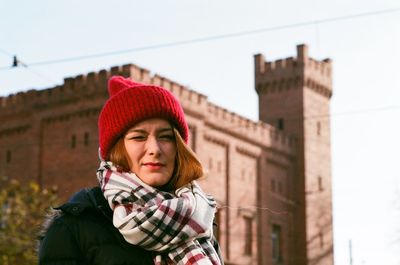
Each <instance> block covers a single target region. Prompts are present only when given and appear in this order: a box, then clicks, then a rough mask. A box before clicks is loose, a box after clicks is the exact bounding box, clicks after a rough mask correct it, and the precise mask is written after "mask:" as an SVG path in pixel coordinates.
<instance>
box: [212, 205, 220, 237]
mask: <svg viewBox="0 0 400 265" xmlns="http://www.w3.org/2000/svg"><path fill="white" fill-rule="evenodd" d="M220 225H221V210H218V211H217V212H216V213H215V217H214V227H213V228H214V229H213V232H214V236H215V238H216V239H217V241H220V240H221V227H220Z"/></svg>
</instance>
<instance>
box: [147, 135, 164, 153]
mask: <svg viewBox="0 0 400 265" xmlns="http://www.w3.org/2000/svg"><path fill="white" fill-rule="evenodd" d="M146 148H147V152H148V153H149V154H150V155H159V154H160V153H161V149H160V143H159V142H158V141H157V138H156V137H148V138H147V142H146Z"/></svg>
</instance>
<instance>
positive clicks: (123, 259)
mask: <svg viewBox="0 0 400 265" xmlns="http://www.w3.org/2000/svg"><path fill="white" fill-rule="evenodd" d="M56 209H58V210H61V214H60V215H58V216H56V217H54V218H53V219H52V220H51V224H50V225H49V227H48V228H47V231H46V232H45V233H44V235H43V236H42V237H41V238H40V246H39V265H100V264H101V265H147V264H148V265H150V264H154V262H153V253H152V252H150V251H146V250H144V249H142V248H140V247H137V246H134V245H131V244H129V243H128V242H126V241H125V239H124V238H123V237H122V235H121V234H120V233H119V231H118V229H116V228H115V227H114V225H113V223H112V214H113V213H112V210H111V209H110V207H109V205H108V203H107V201H106V199H105V198H104V196H103V193H102V191H101V190H100V188H99V187H95V188H92V189H84V190H82V191H80V192H78V193H77V194H76V195H74V196H73V197H72V199H71V200H70V201H69V202H68V203H66V204H64V205H62V206H61V207H58V208H56Z"/></svg>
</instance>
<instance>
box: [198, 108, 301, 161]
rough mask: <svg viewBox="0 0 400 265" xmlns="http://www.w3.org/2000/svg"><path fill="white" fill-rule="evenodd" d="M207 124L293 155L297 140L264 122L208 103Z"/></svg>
mask: <svg viewBox="0 0 400 265" xmlns="http://www.w3.org/2000/svg"><path fill="white" fill-rule="evenodd" d="M205 121H206V124H207V125H208V126H210V127H211V128H214V129H216V130H221V131H223V132H225V133H228V134H231V135H233V136H235V137H238V138H241V139H245V140H246V141H248V142H253V143H254V144H257V145H260V146H264V147H266V148H274V149H275V150H280V151H282V152H286V153H293V152H294V150H295V148H296V144H297V143H296V140H295V138H293V137H290V136H288V135H287V134H285V133H284V132H282V131H280V130H278V129H276V128H275V127H273V126H271V125H269V124H267V123H264V122H262V121H252V120H250V119H248V118H245V117H243V116H240V115H238V114H236V113H234V112H231V111H229V110H227V109H224V108H222V107H220V106H217V105H215V104H213V103H210V102H208V105H207V115H206V120H205Z"/></svg>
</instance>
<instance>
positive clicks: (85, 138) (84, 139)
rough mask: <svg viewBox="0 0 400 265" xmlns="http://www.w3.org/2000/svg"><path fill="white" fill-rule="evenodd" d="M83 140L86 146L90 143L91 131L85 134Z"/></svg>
mask: <svg viewBox="0 0 400 265" xmlns="http://www.w3.org/2000/svg"><path fill="white" fill-rule="evenodd" d="M83 142H84V144H85V146H88V145H89V133H88V132H85V134H84V136H83Z"/></svg>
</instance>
